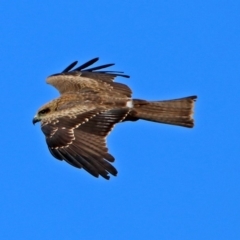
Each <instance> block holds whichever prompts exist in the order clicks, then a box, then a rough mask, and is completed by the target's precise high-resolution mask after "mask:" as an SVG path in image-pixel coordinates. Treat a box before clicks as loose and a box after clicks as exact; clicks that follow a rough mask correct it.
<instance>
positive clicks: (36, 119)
mask: <svg viewBox="0 0 240 240" xmlns="http://www.w3.org/2000/svg"><path fill="white" fill-rule="evenodd" d="M39 121H40V120H39V118H38V117H37V116H35V117H34V118H33V120H32V123H33V124H34V125H35V123H37V122H39Z"/></svg>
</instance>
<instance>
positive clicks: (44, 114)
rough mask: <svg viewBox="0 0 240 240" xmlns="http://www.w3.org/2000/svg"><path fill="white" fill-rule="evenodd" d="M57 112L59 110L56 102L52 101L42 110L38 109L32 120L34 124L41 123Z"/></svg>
mask: <svg viewBox="0 0 240 240" xmlns="http://www.w3.org/2000/svg"><path fill="white" fill-rule="evenodd" d="M56 110H57V102H56V101H51V102H49V103H47V104H45V105H43V106H42V107H41V108H39V109H38V111H37V114H36V115H35V116H34V118H33V120H32V122H33V124H35V123H37V122H40V121H41V120H42V119H44V118H45V117H47V116H49V115H50V114H52V113H54V112H55V111H56Z"/></svg>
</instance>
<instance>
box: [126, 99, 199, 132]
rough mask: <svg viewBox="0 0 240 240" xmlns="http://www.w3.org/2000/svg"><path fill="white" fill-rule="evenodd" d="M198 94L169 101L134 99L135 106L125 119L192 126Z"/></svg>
mask: <svg viewBox="0 0 240 240" xmlns="http://www.w3.org/2000/svg"><path fill="white" fill-rule="evenodd" d="M196 98H197V96H190V97H185V98H179V99H174V100H167V101H144V100H138V99H133V104H134V108H133V109H132V111H131V112H130V113H129V115H128V117H127V118H126V119H125V120H130V121H136V120H138V119H143V120H147V121H152V122H160V123H166V124H172V125H178V126H183V127H189V128H192V127H193V126H194V120H193V108H194V102H195V100H196Z"/></svg>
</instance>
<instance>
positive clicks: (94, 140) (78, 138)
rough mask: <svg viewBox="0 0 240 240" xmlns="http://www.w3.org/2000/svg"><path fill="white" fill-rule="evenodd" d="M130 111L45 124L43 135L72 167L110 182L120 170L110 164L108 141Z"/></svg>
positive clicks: (94, 113) (54, 152)
mask: <svg viewBox="0 0 240 240" xmlns="http://www.w3.org/2000/svg"><path fill="white" fill-rule="evenodd" d="M128 112H129V109H127V108H122V109H112V110H107V111H106V110H92V111H88V112H85V113H81V114H77V115H75V116H73V115H69V116H64V117H59V118H57V119H54V120H53V119H49V120H47V119H46V120H45V121H44V122H42V126H41V128H42V131H43V133H44V134H45V136H46V142H47V145H48V148H49V151H50V152H51V154H52V155H53V156H54V157H55V158H57V159H59V160H65V161H66V162H68V163H69V164H71V165H73V166H75V167H77V168H83V169H85V170H86V171H88V172H89V173H90V174H92V175H93V176H95V177H98V176H99V175H101V176H102V177H104V178H105V179H109V175H108V174H109V173H110V174H112V175H114V176H116V175H117V170H116V169H115V168H114V167H113V166H112V165H111V164H110V163H109V162H113V161H114V157H113V156H112V155H111V154H109V153H108V149H107V146H106V137H107V135H108V134H109V133H110V132H111V130H112V128H113V126H114V125H115V124H116V123H118V122H121V121H122V120H123V119H124V118H125V117H126V116H127V114H128Z"/></svg>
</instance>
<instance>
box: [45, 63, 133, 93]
mask: <svg viewBox="0 0 240 240" xmlns="http://www.w3.org/2000/svg"><path fill="white" fill-rule="evenodd" d="M97 60H98V58H95V59H92V60H90V61H88V62H87V63H85V64H83V65H81V66H80V67H77V68H75V69H73V70H71V69H72V68H73V67H74V66H75V65H76V64H77V62H73V63H72V64H70V65H69V66H68V67H67V68H66V69H64V70H63V72H62V73H58V74H53V75H51V76H49V77H48V78H47V83H49V84H51V85H52V86H54V87H55V88H57V89H58V91H59V92H60V94H65V93H69V92H79V91H81V90H83V89H91V90H94V91H96V92H98V91H114V92H118V93H120V94H123V95H125V96H127V97H130V96H131V94H132V91H131V89H130V88H129V87H128V86H126V85H125V84H122V83H116V82H113V80H114V78H115V77H117V76H122V77H129V76H127V75H124V74H122V72H114V71H97V70H99V69H103V68H106V67H110V66H112V65H114V64H105V65H101V66H98V67H94V68H88V69H85V68H87V67H88V66H90V65H91V64H93V63H95V62H96V61H97ZM70 70H71V71H70Z"/></svg>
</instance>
